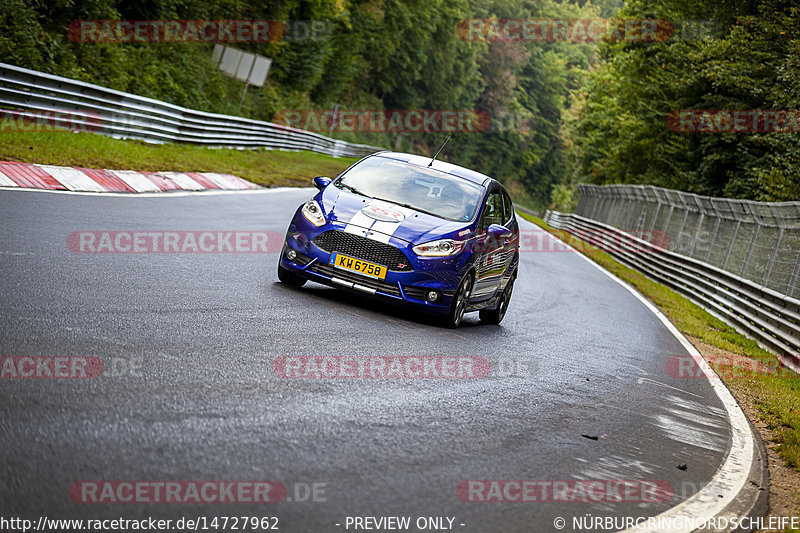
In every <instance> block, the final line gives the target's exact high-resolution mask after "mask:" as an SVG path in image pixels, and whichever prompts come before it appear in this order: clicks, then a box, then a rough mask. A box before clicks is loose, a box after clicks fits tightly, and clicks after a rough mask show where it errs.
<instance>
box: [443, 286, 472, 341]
mask: <svg viewBox="0 0 800 533" xmlns="http://www.w3.org/2000/svg"><path fill="white" fill-rule="evenodd" d="M473 283H474V278H473V277H472V274H467V275H466V276H465V277H464V279H463V280H462V281H461V285H459V286H458V290H456V295H455V296H454V297H453V303H452V304H450V313H449V314H448V315H447V318H446V319H445V325H446V326H447V327H448V328H457V327H458V326H460V325H461V320H462V319H463V318H464V313H465V312H466V310H467V305H468V304H469V297H470V295H471V294H472V285H473Z"/></svg>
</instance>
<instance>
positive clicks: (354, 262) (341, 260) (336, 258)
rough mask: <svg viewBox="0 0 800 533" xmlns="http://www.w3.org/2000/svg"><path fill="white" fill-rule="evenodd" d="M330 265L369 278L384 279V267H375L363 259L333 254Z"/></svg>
mask: <svg viewBox="0 0 800 533" xmlns="http://www.w3.org/2000/svg"><path fill="white" fill-rule="evenodd" d="M330 264H332V265H333V266H335V267H336V268H341V269H344V270H351V271H353V272H358V273H359V274H364V275H365V276H369V277H371V278H378V279H386V270H387V269H386V267H385V266H381V265H376V264H375V263H370V262H368V261H364V260H363V259H356V258H355V257H350V256H347V255H342V254H340V253H338V252H333V253H332V254H331V260H330Z"/></svg>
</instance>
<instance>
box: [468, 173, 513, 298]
mask: <svg viewBox="0 0 800 533" xmlns="http://www.w3.org/2000/svg"><path fill="white" fill-rule="evenodd" d="M503 204H504V200H503V192H502V190H501V189H499V188H495V189H493V190H492V191H490V192H489V195H488V196H487V198H486V203H485V205H484V207H483V211H482V212H481V217H480V219H479V221H478V231H477V235H476V237H475V243H476V253H477V254H478V258H477V260H476V271H477V275H476V279H475V286H474V288H473V290H472V297H471V298H470V300H471V301H480V300H483V299H486V298H490V297H491V296H492V295H494V292H495V290H496V289H497V287H498V286H499V285H500V282H501V281H502V276H503V271H504V268H505V264H504V261H503V248H504V242H503V240H502V239H495V238H493V237H492V236H491V235H489V234H488V233H487V232H486V229H487V228H488V227H489V226H491V225H492V224H500V225H502V224H503V221H504V218H505V212H504V205H503Z"/></svg>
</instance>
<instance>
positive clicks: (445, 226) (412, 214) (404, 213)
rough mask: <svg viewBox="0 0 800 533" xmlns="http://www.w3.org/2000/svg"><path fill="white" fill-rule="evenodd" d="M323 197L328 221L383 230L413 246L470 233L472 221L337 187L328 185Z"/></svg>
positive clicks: (382, 231) (460, 237)
mask: <svg viewBox="0 0 800 533" xmlns="http://www.w3.org/2000/svg"><path fill="white" fill-rule="evenodd" d="M320 196H321V198H320V199H321V202H320V203H321V204H322V208H323V211H325V216H326V218H327V219H328V221H330V222H333V223H338V224H343V225H345V226H354V227H358V228H363V229H367V230H370V231H372V232H376V233H383V234H385V235H389V236H391V237H394V238H395V239H400V240H402V241H405V242H408V243H410V244H413V245H416V244H421V243H424V242H429V241H432V240H436V239H443V238H454V239H459V240H462V239H465V238H468V233H470V232H469V231H468V228H469V227H470V225H471V223H467V222H454V221H450V220H447V219H444V218H440V217H437V216H433V215H429V214H427V213H423V212H421V211H417V210H415V209H410V208H407V207H400V206H398V205H396V204H393V203H391V202H387V201H384V200H377V199H374V198H368V197H365V196H361V195H359V194H354V193H352V192H350V191H348V190H346V189H339V188H337V187H335V186H329V187H326V188H325V190H324V191H322V193H321V194H320ZM459 233H460V235H459Z"/></svg>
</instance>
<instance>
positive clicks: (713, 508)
mask: <svg viewBox="0 0 800 533" xmlns="http://www.w3.org/2000/svg"><path fill="white" fill-rule="evenodd" d="M518 219H519V220H520V223H521V224H530V225H531V226H532V227H533V228H535V229H538V230H539V231H544V230H543V229H542V228H540V227H539V226H537V225H536V224H534V223H533V222H529V221H527V220H524V219H523V218H522V217H521V216H520V217H518ZM547 234H548V235H549V236H550V237H551V238H554V239H558V237H556V236H555V235H553V234H551V233H549V232H548V233H547ZM558 240H561V239H558ZM561 242H564V241H561ZM564 245H565V246H566V247H568V248H569V249H570V250H572V251H573V252H575V254H577V255H578V256H579V257H581V258H582V259H584V260H585V261H587V262H588V263H589V264H591V265H592V266H594V267H595V268H597V269H598V270H600V271H601V272H603V273H604V274H605V275H607V276H608V277H609V278H611V279H613V280H614V281H616V282H617V283H619V284H620V285H622V286H623V287H625V289H627V290H628V292H630V293H631V294H633V295H634V296H635V297H636V298H637V299H638V300H639V301H640V302H642V303H643V304H644V305H645V306H646V307H647V308H648V309H649V310H650V311H651V312H652V313H653V314H654V315H656V317H658V319H659V320H660V321H661V322H662V323H663V324H664V326H666V328H667V329H668V330H669V332H670V333H672V334H673V335H674V336H675V338H676V339H678V341H679V342H680V343H681V344H682V345H683V347H684V348H685V349H686V351H687V352H688V353H689V355H691V356H692V359H694V360H695V363H697V365H698V367H700V368H706V367H708V363H706V361H705V360H704V359H703V356H702V355H700V352H699V351H697V348H695V347H694V345H693V344H692V343H690V342H689V341H688V340H687V339H686V337H684V336H683V334H682V333H681V332H680V331H679V330H678V328H676V327H675V326H674V325H673V324H672V322H670V321H669V319H668V318H667V317H666V315H664V313H662V312H661V311H660V310H659V309H658V308H657V307H656V306H655V305H653V304H652V303H651V302H650V301H649V300H647V299H646V298H645V297H644V296H642V295H641V294H640V293H639V292H638V291H637V290H636V289H634V288H633V287H631V286H630V285H628V284H627V283H625V282H624V281H622V280H621V279H620V278H618V277H616V276H615V275H614V274H612V273H611V272H609V271H608V270H606V269H605V268H603V267H602V266H600V265H598V264H597V263H595V262H594V261H592V260H591V259H589V258H588V257H586V256H585V255H583V254H582V253H579V252H578V251H577V250H575V248H573V247H572V246H570V245H569V244H567V243H564ZM705 375H706V377H707V379H708V381H709V384H710V385H711V386H712V387H713V388H714V392H715V393H716V394H717V397H718V398H719V399H720V401H721V402H722V405H723V407H725V410H726V411H727V413H728V419H729V420H730V423H731V447H730V451H729V452H728V456H727V458H726V459H725V462H724V463H722V466H721V467H720V468H719V470H718V471H717V473H716V474H715V475H714V477H713V478H712V479H711V481H710V482H709V483H708V484H707V485H706V486H705V487H703V488H702V489H700V491H699V492H698V493H697V494H695V495H694V496H692V497H691V498H689V499H687V500H684V501H683V502H681V503H679V504H678V505H676V506H675V507H672V508H670V509H667V510H666V511H664V512H663V513H661V514H659V515H656V516H655V517H654V518H655V519H656V520H661V523H662V524H669V523H670V522H671V523H673V524H683V525H684V528H674V529H646V528H645V527H641V528H631V529H627V530H625V531H626V532H632V531H652V532H662V531H664V532H667V531H669V532H670V533H674V532H686V533H690V532H691V531H693V529H694V528H692V527H691V524H699V523H703V522H705V521H707V520H709V519H711V518H713V517H714V516H716V515H717V514H719V513H720V512H721V511H722V510H723V509H725V507H727V506H728V505H729V504H730V503H731V502H733V500H734V499H735V498H736V496H738V495H739V492H740V491H741V490H742V488H743V487H744V486H745V484H746V483H747V478H748V477H749V475H750V466H751V465H752V462H753V456H754V454H755V443H754V441H753V433H752V431H751V430H750V424H749V422H748V421H747V417H746V416H745V415H744V412H742V409H741V407H739V404H738V403H736V399H735V398H734V397H733V395H732V394H731V392H730V391H729V390H728V388H727V387H725V385H724V384H723V383H722V380H720V379H719V377H718V376H717V375H716V374H715V373H714V372H713V371H711V370H710V368H709V370H708V371H707V373H706V374H705ZM720 495H722V497H721V498H720V497H719V496H720Z"/></svg>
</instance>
